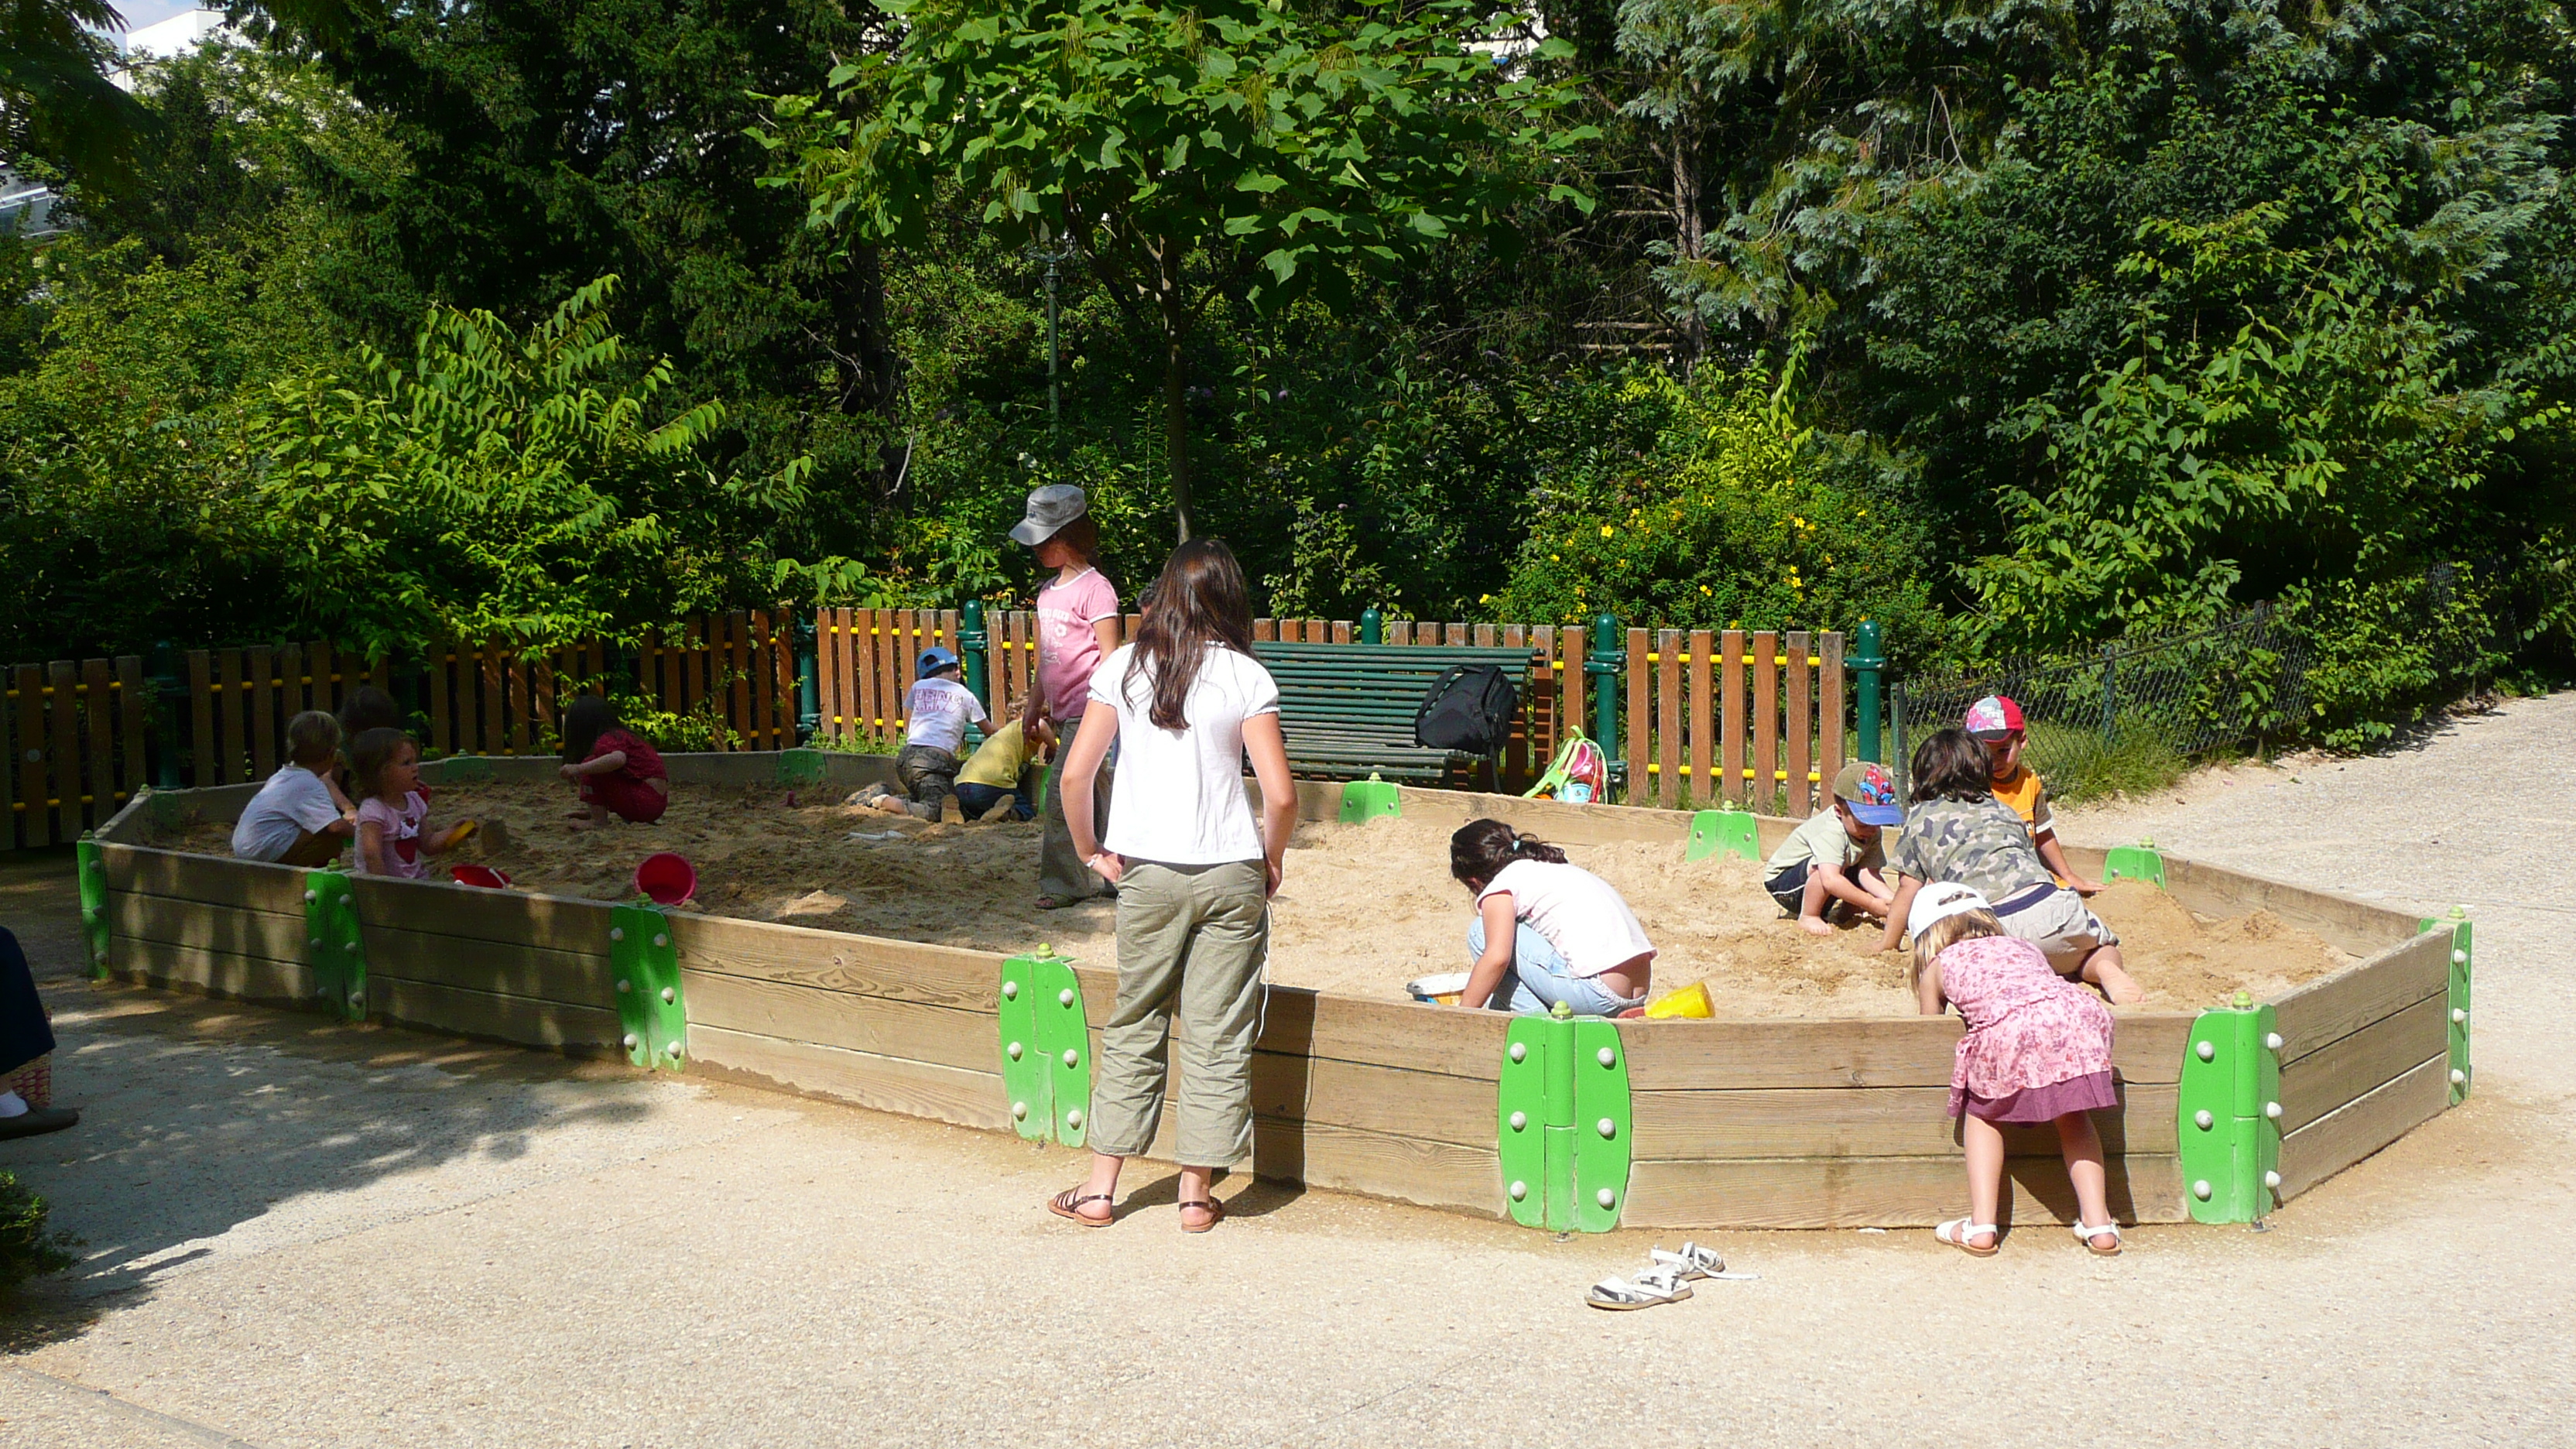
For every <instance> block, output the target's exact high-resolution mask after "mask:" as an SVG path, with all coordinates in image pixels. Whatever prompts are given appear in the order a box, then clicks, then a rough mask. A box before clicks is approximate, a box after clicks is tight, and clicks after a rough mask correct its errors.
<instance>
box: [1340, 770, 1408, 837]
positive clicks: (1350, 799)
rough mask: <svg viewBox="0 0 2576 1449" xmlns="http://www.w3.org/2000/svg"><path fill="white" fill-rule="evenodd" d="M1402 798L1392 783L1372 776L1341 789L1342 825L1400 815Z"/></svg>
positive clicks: (1402, 807)
mask: <svg viewBox="0 0 2576 1449" xmlns="http://www.w3.org/2000/svg"><path fill="white" fill-rule="evenodd" d="M1403 813H1404V796H1403V794H1402V792H1401V791H1399V790H1398V789H1397V788H1396V786H1395V784H1394V783H1393V782H1392V781H1388V780H1381V779H1379V778H1378V777H1377V776H1376V775H1374V774H1372V775H1370V776H1369V777H1368V778H1367V779H1365V780H1353V781H1352V782H1350V783H1349V784H1347V785H1344V786H1343V787H1342V823H1343V824H1344V825H1358V824H1360V823H1362V822H1364V821H1369V820H1375V819H1377V818H1378V817H1379V816H1381V815H1402V814H1403Z"/></svg>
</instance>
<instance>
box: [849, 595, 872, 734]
mask: <svg viewBox="0 0 2576 1449" xmlns="http://www.w3.org/2000/svg"><path fill="white" fill-rule="evenodd" d="M847 612H848V615H849V620H850V624H849V627H850V643H849V650H850V683H849V691H848V698H849V701H850V728H851V731H852V733H853V734H854V735H855V736H856V737H858V738H862V739H874V738H875V737H876V713H877V671H876V645H875V643H874V640H875V638H876V627H877V623H876V616H877V611H876V610H874V609H851V610H849V611H847Z"/></svg>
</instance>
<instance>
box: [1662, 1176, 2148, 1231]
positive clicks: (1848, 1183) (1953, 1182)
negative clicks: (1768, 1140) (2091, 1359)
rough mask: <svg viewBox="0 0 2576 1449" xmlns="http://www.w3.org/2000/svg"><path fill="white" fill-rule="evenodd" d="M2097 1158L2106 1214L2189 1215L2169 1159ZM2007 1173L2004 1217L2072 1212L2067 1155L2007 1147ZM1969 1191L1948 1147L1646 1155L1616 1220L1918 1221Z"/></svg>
mask: <svg viewBox="0 0 2576 1449" xmlns="http://www.w3.org/2000/svg"><path fill="white" fill-rule="evenodd" d="M2103 1165H2104V1167H2105V1169H2106V1170H2107V1171H2106V1175H2107V1176H2108V1178H2109V1186H2110V1198H2111V1215H2112V1216H2113V1217H2115V1218H2118V1219H2119V1220H2120V1221H2121V1222H2124V1223H2136V1222H2150V1223H2164V1222H2181V1221H2184V1220H2185V1218H2186V1217H2187V1216H2188V1214H2187V1213H2186V1212H2185V1211H2184V1207H2183V1201H2182V1173H2181V1170H2180V1168H2179V1166H2178V1165H2177V1164H2176V1162H2175V1159H2173V1158H2171V1157H2128V1158H2118V1159H2113V1160H2111V1161H2108V1162H2106V1163H2104V1164H2103ZM2004 1178H2005V1182H2006V1184H2007V1188H2006V1197H2007V1201H2006V1203H2005V1207H2004V1211H2005V1212H2006V1213H2007V1214H2008V1215H2009V1216H2008V1217H2007V1218H2006V1223H2007V1226H2008V1227H2011V1226H2019V1227H2023V1228H2030V1227H2036V1226H2040V1225H2044V1224H2051V1223H2071V1222H2073V1221H2074V1220H2075V1217H2074V1213H2075V1190H2074V1187H2073V1186H2072V1185H2071V1184H2070V1183H2069V1182H2068V1181H2067V1178H2066V1163H2065V1161H2064V1159H2062V1158H2060V1157H2057V1156H2055V1155H2053V1154H2052V1155H2050V1156H2046V1157H2008V1158H2006V1159H2004ZM1966 1191H1967V1179H1966V1175H1965V1174H1964V1173H1963V1172H1962V1171H1961V1169H1960V1166H1959V1163H1958V1162H1957V1161H1956V1160H1954V1159H1951V1158H1947V1157H1808V1158H1796V1157H1757V1158H1734V1159H1729V1160H1723V1161H1712V1162H1661V1161H1645V1162H1639V1163H1638V1164H1637V1165H1636V1166H1635V1168H1634V1169H1632V1170H1631V1172H1630V1173H1629V1177H1628V1202H1627V1206H1626V1207H1625V1209H1624V1210H1623V1211H1622V1213H1621V1215H1620V1226H1622V1227H1631V1228H1855V1227H1886V1228H1910V1227H1924V1226H1928V1225H1930V1224H1932V1223H1936V1222H1939V1221H1941V1220H1942V1219H1944V1218H1949V1217H1955V1216H1957V1215H1958V1212H1959V1209H1960V1206H1961V1205H1962V1204H1963V1203H1964V1202H1965V1201H1966V1197H1965V1194H1966ZM2057 1241H2061V1242H2062V1239H2059V1240H2057Z"/></svg>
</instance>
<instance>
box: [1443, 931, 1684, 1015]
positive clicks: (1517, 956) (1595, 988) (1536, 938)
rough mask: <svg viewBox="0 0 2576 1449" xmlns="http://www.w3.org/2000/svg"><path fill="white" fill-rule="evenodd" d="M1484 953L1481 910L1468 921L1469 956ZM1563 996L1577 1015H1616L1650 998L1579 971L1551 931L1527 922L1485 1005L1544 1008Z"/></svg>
mask: <svg viewBox="0 0 2576 1449" xmlns="http://www.w3.org/2000/svg"><path fill="white" fill-rule="evenodd" d="M1484 954H1485V918H1484V917H1483V916H1481V915H1480V916H1478V917H1477V918H1476V919H1475V921H1474V922H1473V923H1471V924H1470V925H1469V926H1468V927H1467V960H1468V961H1469V963H1471V965H1472V963H1473V962H1474V961H1475V960H1476V958H1477V957H1479V956H1482V955H1484ZM1560 1001H1562V1002H1564V1003H1565V1004H1566V1005H1567V1006H1568V1007H1569V1008H1571V1009H1572V1010H1573V1012H1574V1014H1575V1015H1577V1016H1616V1015H1618V1014H1619V1013H1620V1012H1623V1011H1626V1010H1627V1009H1628V1008H1629V1007H1632V1006H1638V1005H1642V1004H1643V1003H1644V1001H1645V998H1644V997H1642V996H1640V997H1637V998H1634V999H1633V1000H1632V999H1630V998H1627V997H1622V996H1613V995H1611V994H1610V993H1609V992H1608V991H1605V990H1603V989H1602V986H1601V983H1600V982H1599V981H1597V980H1595V979H1594V978H1592V977H1589V976H1577V975H1575V974H1574V973H1573V972H1571V971H1569V970H1568V969H1566V965H1565V958H1564V957H1563V956H1560V955H1558V954H1557V953H1556V948H1555V947H1554V946H1552V945H1549V944H1548V940H1547V937H1545V936H1542V935H1540V934H1539V933H1538V932H1536V931H1534V930H1532V929H1530V928H1529V927H1528V926H1523V927H1521V928H1520V934H1519V935H1518V936H1517V937H1516V938H1514V940H1513V942H1512V964H1511V965H1509V966H1507V967H1505V968H1503V979H1502V981H1501V982H1500V984H1498V985H1496V986H1495V987H1494V994H1493V995H1492V996H1489V997H1487V998H1485V1005H1487V1006H1489V1007H1491V1008H1493V1009H1494V1010H1496V1011H1506V1010H1508V1011H1520V1012H1543V1011H1546V1010H1547V1009H1548V1008H1550V1007H1552V1006H1554V1005H1556V1004H1557V1003H1558V1002H1560Z"/></svg>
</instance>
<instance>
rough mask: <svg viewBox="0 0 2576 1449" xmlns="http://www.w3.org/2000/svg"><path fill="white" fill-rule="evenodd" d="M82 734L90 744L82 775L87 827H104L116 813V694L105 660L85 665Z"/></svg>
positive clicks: (82, 817)
mask: <svg viewBox="0 0 2576 1449" xmlns="http://www.w3.org/2000/svg"><path fill="white" fill-rule="evenodd" d="M80 668H81V686H80V687H81V726H82V729H81V732H82V734H83V736H84V737H85V738H86V739H87V740H88V742H89V748H88V750H87V751H86V754H87V757H88V758H87V760H86V762H85V766H84V768H83V769H82V771H81V773H82V775H83V776H84V779H83V781H82V785H83V793H85V794H87V795H88V796H89V804H88V805H86V806H85V807H83V808H82V809H81V811H80V820H81V824H82V825H83V826H91V825H102V824H105V823H106V821H107V817H109V816H111V815H114V814H115V813H116V796H117V790H116V691H115V689H114V688H112V687H111V686H110V684H109V680H110V679H111V678H112V676H110V675H109V674H108V672H107V661H106V660H104V659H84V660H82V661H81V666H80Z"/></svg>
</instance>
